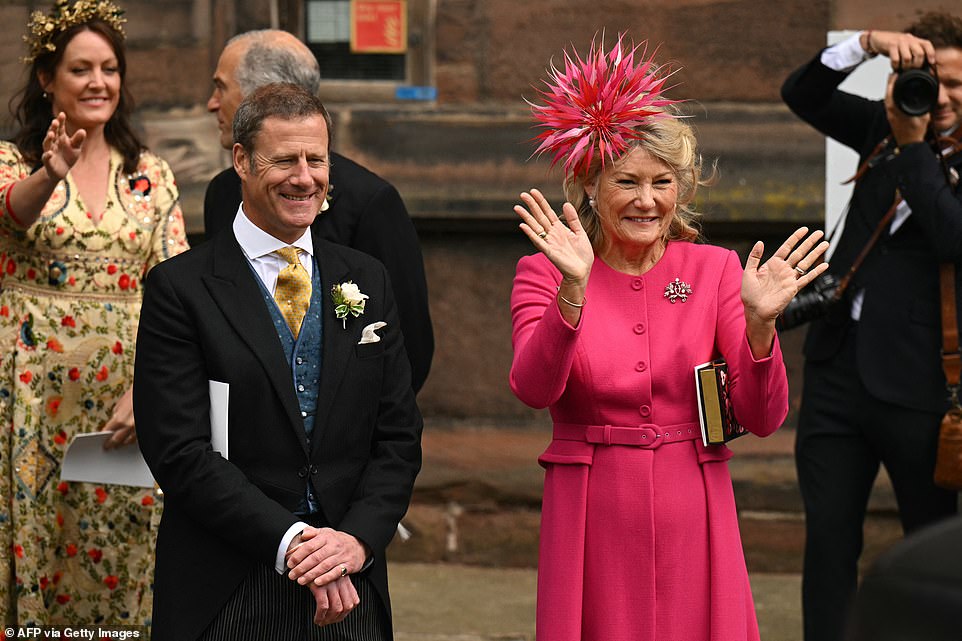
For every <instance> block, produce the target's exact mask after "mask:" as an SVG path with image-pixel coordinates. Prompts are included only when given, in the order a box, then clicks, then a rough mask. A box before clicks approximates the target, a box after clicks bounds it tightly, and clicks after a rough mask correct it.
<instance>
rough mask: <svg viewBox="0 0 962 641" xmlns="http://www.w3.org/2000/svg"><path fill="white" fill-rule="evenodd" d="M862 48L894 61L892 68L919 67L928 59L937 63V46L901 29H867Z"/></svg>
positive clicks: (863, 35)
mask: <svg viewBox="0 0 962 641" xmlns="http://www.w3.org/2000/svg"><path fill="white" fill-rule="evenodd" d="M861 44H862V48H863V49H865V50H866V51H877V52H878V53H879V54H880V55H883V56H886V57H887V58H888V59H889V60H890V61H891V62H892V69H893V70H896V71H898V70H899V69H917V68H919V67H921V66H922V63H923V62H925V61H928V63H929V64H935V47H934V46H932V43H931V42H929V41H928V40H925V39H923V38H919V37H917V36H913V35H912V34H911V33H903V32H900V31H866V32H865V33H863V34H862V41H861Z"/></svg>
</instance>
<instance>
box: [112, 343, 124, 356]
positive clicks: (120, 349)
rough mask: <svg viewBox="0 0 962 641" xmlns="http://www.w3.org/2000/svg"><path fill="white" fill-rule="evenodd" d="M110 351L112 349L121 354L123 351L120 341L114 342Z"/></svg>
mask: <svg viewBox="0 0 962 641" xmlns="http://www.w3.org/2000/svg"><path fill="white" fill-rule="evenodd" d="M111 351H112V352H113V353H114V354H123V353H124V346H123V345H122V344H121V342H120V341H117V342H116V343H114V346H113V349H112V350H111Z"/></svg>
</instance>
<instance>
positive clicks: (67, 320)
mask: <svg viewBox="0 0 962 641" xmlns="http://www.w3.org/2000/svg"><path fill="white" fill-rule="evenodd" d="M60 324H61V325H63V326H64V327H76V326H77V321H75V320H74V319H73V316H64V317H63V318H62V319H61V320H60Z"/></svg>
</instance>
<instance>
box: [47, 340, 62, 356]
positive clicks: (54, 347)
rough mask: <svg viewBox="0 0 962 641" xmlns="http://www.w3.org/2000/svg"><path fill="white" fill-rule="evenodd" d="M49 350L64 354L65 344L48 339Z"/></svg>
mask: <svg viewBox="0 0 962 641" xmlns="http://www.w3.org/2000/svg"><path fill="white" fill-rule="evenodd" d="M47 349H49V350H50V351H51V352H57V353H59V354H62V353H63V344H61V342H60V341H58V340H57V339H56V338H49V339H47Z"/></svg>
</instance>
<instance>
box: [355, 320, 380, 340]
mask: <svg viewBox="0 0 962 641" xmlns="http://www.w3.org/2000/svg"><path fill="white" fill-rule="evenodd" d="M382 327H387V323H385V322H384V321H378V322H376V323H371V324H370V325H368V326H367V327H365V328H364V329H362V330H361V340H359V341H358V342H357V344H358V345H366V344H367V343H377V342H378V341H380V340H381V337H380V336H378V335H377V334H375V333H374V332H376V331H377V330H379V329H381V328H382Z"/></svg>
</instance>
